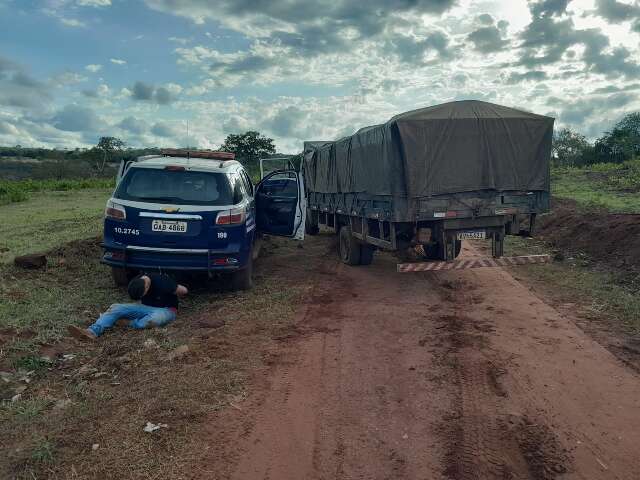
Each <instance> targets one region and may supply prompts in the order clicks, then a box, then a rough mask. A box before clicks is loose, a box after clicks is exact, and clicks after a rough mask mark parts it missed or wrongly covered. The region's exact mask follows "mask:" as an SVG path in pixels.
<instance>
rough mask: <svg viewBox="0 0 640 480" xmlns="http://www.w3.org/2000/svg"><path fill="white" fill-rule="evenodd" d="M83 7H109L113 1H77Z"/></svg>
mask: <svg viewBox="0 0 640 480" xmlns="http://www.w3.org/2000/svg"><path fill="white" fill-rule="evenodd" d="M76 3H77V4H78V5H80V6H81V7H109V6H111V0H76Z"/></svg>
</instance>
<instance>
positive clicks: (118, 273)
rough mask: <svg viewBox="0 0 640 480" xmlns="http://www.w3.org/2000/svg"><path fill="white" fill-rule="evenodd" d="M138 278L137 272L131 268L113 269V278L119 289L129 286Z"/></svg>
mask: <svg viewBox="0 0 640 480" xmlns="http://www.w3.org/2000/svg"><path fill="white" fill-rule="evenodd" d="M135 276H136V272H135V271H134V270H131V269H130V268H124V267H111V278H113V282H114V283H115V284H116V285H118V286H119V287H124V286H126V285H129V282H130V281H131V279H132V278H133V277H135Z"/></svg>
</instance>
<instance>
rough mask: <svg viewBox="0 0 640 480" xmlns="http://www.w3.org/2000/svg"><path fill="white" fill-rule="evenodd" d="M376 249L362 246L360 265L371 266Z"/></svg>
mask: <svg viewBox="0 0 640 480" xmlns="http://www.w3.org/2000/svg"><path fill="white" fill-rule="evenodd" d="M375 251H376V248H375V247H373V246H371V245H360V265H371V262H373V254H374V253H375Z"/></svg>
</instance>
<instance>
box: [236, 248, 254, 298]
mask: <svg viewBox="0 0 640 480" xmlns="http://www.w3.org/2000/svg"><path fill="white" fill-rule="evenodd" d="M251 287H253V253H249V259H248V260H247V265H246V266H245V267H244V268H243V269H242V270H238V271H236V272H233V273H232V274H231V289H232V290H234V291H235V290H250V289H251Z"/></svg>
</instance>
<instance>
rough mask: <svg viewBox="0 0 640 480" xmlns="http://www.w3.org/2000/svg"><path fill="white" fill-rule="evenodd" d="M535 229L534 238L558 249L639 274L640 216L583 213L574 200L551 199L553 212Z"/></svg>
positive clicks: (541, 219) (541, 218) (602, 212)
mask: <svg viewBox="0 0 640 480" xmlns="http://www.w3.org/2000/svg"><path fill="white" fill-rule="evenodd" d="M536 229H537V231H536V237H539V238H541V239H542V240H545V241H547V242H549V243H550V244H552V245H554V246H556V247H557V248H559V249H561V250H566V251H573V252H584V253H586V254H587V255H589V256H590V257H591V258H593V259H594V260H596V261H601V262H602V261H603V262H606V263H608V264H610V265H612V266H614V267H616V268H622V269H626V270H635V271H640V214H613V213H609V212H607V211H606V210H589V211H588V212H584V209H582V211H580V208H579V206H578V205H577V203H576V202H575V201H573V200H565V199H556V198H554V199H553V210H552V212H551V213H550V214H549V215H543V216H541V217H540V219H539V221H538V225H537V227H536Z"/></svg>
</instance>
